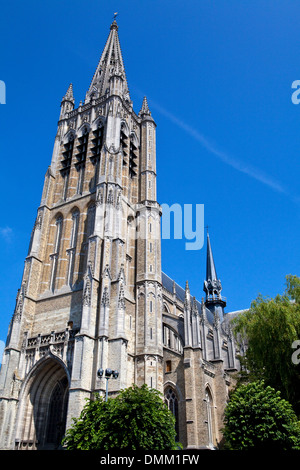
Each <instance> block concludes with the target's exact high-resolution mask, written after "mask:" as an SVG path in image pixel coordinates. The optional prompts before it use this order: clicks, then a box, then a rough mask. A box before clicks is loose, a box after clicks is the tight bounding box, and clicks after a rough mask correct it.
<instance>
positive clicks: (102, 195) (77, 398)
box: [0, 20, 239, 450]
mask: <svg viewBox="0 0 300 470" xmlns="http://www.w3.org/2000/svg"><path fill="white" fill-rule="evenodd" d="M156 176H157V174H156V124H155V122H154V120H153V117H152V115H151V112H150V110H149V107H148V103H147V99H146V98H144V100H143V103H142V107H141V110H140V112H139V113H138V114H136V113H135V112H134V110H133V103H132V101H131V99H130V95H129V90H128V85H127V80H126V75H125V69H124V64H123V59H122V54H121V49H120V43H119V37H118V25H117V23H116V21H115V20H114V21H113V23H112V25H111V27H110V32H109V36H108V39H107V42H106V44H105V47H104V50H103V53H102V56H101V58H100V61H99V64H98V66H97V69H96V71H95V74H94V76H93V79H92V82H91V85H90V87H89V89H88V91H87V93H86V96H85V100H84V103H82V102H80V104H79V106H78V107H77V108H75V101H74V97H73V88H72V85H70V86H69V88H68V90H67V92H66V94H65V96H64V97H63V99H62V102H61V111H60V117H59V122H58V129H57V134H56V137H55V143H54V149H53V155H52V161H51V165H50V166H49V168H48V170H47V172H46V175H45V182H44V188H43V193H42V198H41V203H40V206H39V208H38V210H37V217H36V222H35V225H34V228H33V232H32V236H31V241H30V246H29V251H28V256H27V257H26V259H25V266H24V272H23V277H22V282H21V286H20V289H19V291H18V295H17V300H16V307H15V311H14V314H13V317H12V320H11V323H10V326H9V331H8V337H7V342H6V347H5V351H4V356H3V363H2V368H1V374H0V448H1V449H16V450H30V449H32V450H33V449H56V448H58V447H59V445H60V442H61V439H62V437H63V435H64V433H65V430H66V428H67V427H69V426H70V425H71V423H72V418H73V417H78V416H79V414H80V412H81V410H82V408H83V406H84V404H85V398H90V397H91V396H92V394H93V392H99V393H100V394H102V395H104V394H105V393H106V384H107V385H108V390H107V393H108V395H109V396H114V395H116V394H117V393H118V391H119V390H120V389H122V388H126V387H129V386H131V385H132V384H133V383H135V384H137V385H138V386H141V385H142V384H144V383H146V384H147V385H148V386H149V387H152V388H156V389H158V390H159V391H160V392H161V393H163V394H164V399H165V403H166V404H167V406H168V407H169V409H170V410H171V411H172V412H173V413H174V415H175V417H176V431H177V438H178V441H179V442H181V443H182V445H183V447H184V448H188V449H200V448H212V449H213V448H217V447H218V445H219V443H220V441H221V439H222V435H221V428H222V426H223V421H222V419H223V411H224V407H225V404H226V400H227V398H228V391H229V389H230V386H231V385H232V383H233V377H232V372H234V371H236V370H237V369H238V367H239V364H238V360H237V358H236V352H237V351H236V349H235V344H234V340H233V337H232V333H231V329H230V321H229V320H230V318H231V316H232V314H228V313H226V314H225V312H224V308H225V306H226V299H224V297H222V295H221V289H222V286H221V283H220V280H219V279H218V277H217V273H216V269H215V264H214V259H213V256H212V250H211V245H210V240H209V236H207V275H206V280H205V281H204V292H205V299H203V300H202V301H200V302H199V301H198V300H196V298H195V297H193V296H192V295H191V293H190V290H189V286H188V283H187V284H186V286H185V288H182V287H180V286H179V285H178V284H176V283H175V282H174V281H173V280H172V279H171V278H170V277H169V276H167V275H166V274H165V273H164V272H162V269H161V230H160V223H161V216H162V212H161V207H160V205H159V203H158V201H157V196H156ZM108 368H109V369H111V370H112V371H114V376H115V377H114V379H112V380H105V370H106V369H108ZM101 369H102V370H103V371H104V375H103V376H101V374H99V370H101ZM115 371H117V372H118V373H115Z"/></svg>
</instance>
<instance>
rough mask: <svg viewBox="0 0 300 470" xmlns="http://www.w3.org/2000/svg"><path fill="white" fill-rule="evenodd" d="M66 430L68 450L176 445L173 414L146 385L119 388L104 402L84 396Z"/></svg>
mask: <svg viewBox="0 0 300 470" xmlns="http://www.w3.org/2000/svg"><path fill="white" fill-rule="evenodd" d="M73 421H74V423H73V426H72V427H71V428H69V429H68V430H67V432H66V436H65V438H64V441H63V443H64V445H65V446H66V448H67V449H68V450H75V449H77V450H97V449H101V450H111V449H126V450H168V449H169V450H171V449H175V448H176V443H175V436H176V432H175V418H174V416H173V414H172V413H171V412H170V411H169V410H168V408H167V406H166V405H165V404H164V402H163V400H162V398H161V394H160V393H159V392H158V391H157V390H155V389H150V388H148V387H147V385H143V386H142V387H137V386H136V385H133V386H132V387H130V388H127V389H125V390H122V391H121V392H120V394H119V395H118V396H117V397H116V398H109V399H108V400H107V402H105V400H104V399H103V398H102V397H99V396H97V397H96V399H95V400H87V403H86V405H85V407H84V409H83V410H82V412H81V414H80V417H79V418H78V419H75V418H73Z"/></svg>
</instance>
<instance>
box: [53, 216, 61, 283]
mask: <svg viewBox="0 0 300 470" xmlns="http://www.w3.org/2000/svg"><path fill="white" fill-rule="evenodd" d="M62 224H63V219H62V217H61V216H58V217H57V218H56V222H55V225H56V233H55V241H54V251H53V253H52V254H51V255H50V259H51V261H52V267H51V277H50V289H51V290H52V291H54V290H55V283H56V275H57V267H58V256H59V250H60V244H61V238H62Z"/></svg>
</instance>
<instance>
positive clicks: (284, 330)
mask: <svg viewBox="0 0 300 470" xmlns="http://www.w3.org/2000/svg"><path fill="white" fill-rule="evenodd" d="M286 280H287V283H286V291H285V293H284V294H283V295H277V296H276V297H275V298H274V299H272V298H271V299H270V298H267V299H265V298H263V297H262V296H259V297H258V298H257V299H256V300H255V301H254V302H252V304H251V308H250V309H249V310H248V311H246V312H244V313H242V314H241V315H239V316H238V317H236V318H235V319H234V320H233V323H232V325H233V331H234V334H235V337H236V338H237V340H238V342H240V343H241V344H242V343H243V344H244V343H247V348H246V354H245V357H244V358H242V359H241V361H242V365H243V366H244V368H243V371H242V374H241V375H240V377H241V379H242V380H243V379H246V380H247V381H249V380H250V381H251V380H252V381H254V380H262V379H263V380H264V381H265V383H266V385H270V386H271V387H274V388H275V389H276V390H280V391H281V393H282V397H283V398H285V399H286V400H288V401H289V402H290V403H291V404H292V405H293V407H294V410H295V411H296V413H297V414H298V415H299V414H300V365H299V364H295V363H294V362H293V361H292V354H293V352H295V350H294V349H293V348H292V345H293V343H294V341H296V340H299V339H300V279H299V278H298V277H297V276H287V278H286Z"/></svg>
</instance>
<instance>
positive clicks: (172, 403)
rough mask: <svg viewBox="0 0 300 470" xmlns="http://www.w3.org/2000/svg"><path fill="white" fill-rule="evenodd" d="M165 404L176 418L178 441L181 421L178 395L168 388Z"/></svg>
mask: <svg viewBox="0 0 300 470" xmlns="http://www.w3.org/2000/svg"><path fill="white" fill-rule="evenodd" d="M165 404H166V405H167V407H168V409H169V410H170V411H171V412H172V413H173V415H174V417H175V431H176V440H178V437H179V420H178V399H177V395H176V393H175V392H174V390H173V389H172V388H171V387H168V388H167V389H166V391H165Z"/></svg>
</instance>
